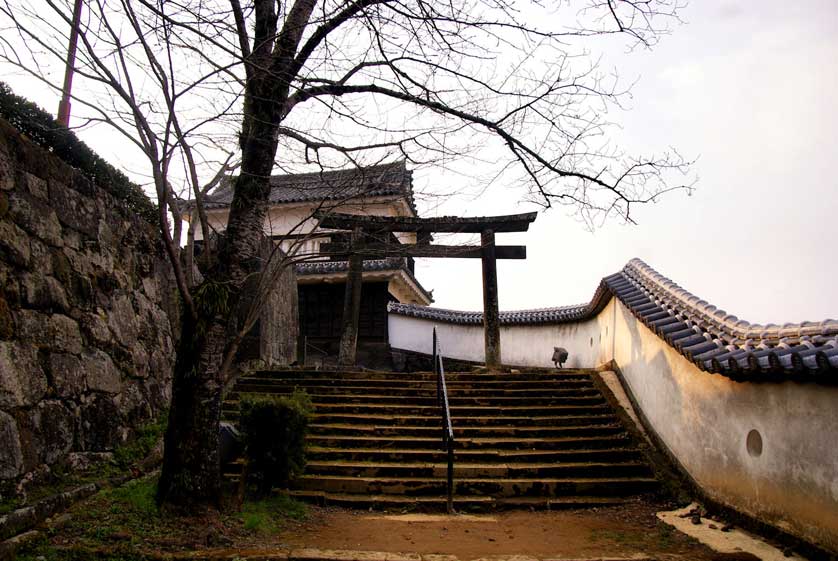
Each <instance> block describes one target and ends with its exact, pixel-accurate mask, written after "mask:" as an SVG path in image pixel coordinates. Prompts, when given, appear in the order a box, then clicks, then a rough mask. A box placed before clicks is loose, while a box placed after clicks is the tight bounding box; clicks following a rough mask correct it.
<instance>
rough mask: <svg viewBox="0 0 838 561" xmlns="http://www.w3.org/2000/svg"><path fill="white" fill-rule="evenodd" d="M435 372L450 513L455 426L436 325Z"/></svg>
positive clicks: (450, 512) (452, 511)
mask: <svg viewBox="0 0 838 561" xmlns="http://www.w3.org/2000/svg"><path fill="white" fill-rule="evenodd" d="M433 345H434V353H433V354H434V358H433V360H434V374H435V375H436V400H437V404H438V405H439V409H440V415H441V417H442V446H443V449H445V450H446V452H447V454H448V504H447V507H448V514H453V513H454V428H453V427H452V426H451V411H450V409H449V407H448V386H447V385H446V384H445V368H444V367H443V366H442V352H441V351H440V347H439V338H438V337H437V334H436V327H434V341H433Z"/></svg>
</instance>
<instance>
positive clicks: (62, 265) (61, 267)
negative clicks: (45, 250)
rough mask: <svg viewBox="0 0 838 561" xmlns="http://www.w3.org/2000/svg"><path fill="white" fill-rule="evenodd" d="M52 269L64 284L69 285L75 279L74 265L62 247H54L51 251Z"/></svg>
mask: <svg viewBox="0 0 838 561" xmlns="http://www.w3.org/2000/svg"><path fill="white" fill-rule="evenodd" d="M50 271H52V275H53V276H54V277H55V278H57V279H58V280H59V281H60V282H61V284H63V285H64V286H69V285H70V282H71V281H72V279H73V267H72V265H70V260H69V259H67V256H66V255H65V254H64V251H63V250H61V249H53V250H52V252H51V253H50Z"/></svg>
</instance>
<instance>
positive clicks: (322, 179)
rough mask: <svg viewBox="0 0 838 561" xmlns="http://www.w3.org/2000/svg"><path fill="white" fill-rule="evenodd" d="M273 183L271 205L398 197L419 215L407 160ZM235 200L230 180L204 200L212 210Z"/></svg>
mask: <svg viewBox="0 0 838 561" xmlns="http://www.w3.org/2000/svg"><path fill="white" fill-rule="evenodd" d="M270 182H271V194H270V196H269V197H270V198H269V202H270V203H273V204H284V203H295V202H311V201H320V200H341V199H345V200H346V201H350V200H353V199H357V198H362V197H381V196H398V197H403V198H404V199H405V201H406V202H407V204H408V206H409V207H410V209H411V211H412V213H413V214H414V215H416V214H417V210H416V203H415V200H414V197H413V171H412V170H409V169H407V161H406V160H404V159H401V160H398V161H395V162H389V163H384V164H377V165H373V166H367V167H354V168H344V169H334V170H320V171H314V172H306V173H292V174H277V175H272V176H271V178H270ZM362 182H364V183H366V185H363V184H362ZM232 197H233V189H232V181H231V180H230V178H226V179H225V180H224V181H222V183H221V185H219V186H218V187H216V188H215V190H213V191H212V192H211V193H209V194H208V195H207V196H206V197H205V198H204V206H205V207H206V208H208V209H219V208H227V207H229V206H230V202H231V201H232ZM192 205H194V201H186V202H185V206H186V208H191V206H192Z"/></svg>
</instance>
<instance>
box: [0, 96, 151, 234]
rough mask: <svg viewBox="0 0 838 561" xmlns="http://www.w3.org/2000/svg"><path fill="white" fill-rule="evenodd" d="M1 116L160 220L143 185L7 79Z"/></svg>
mask: <svg viewBox="0 0 838 561" xmlns="http://www.w3.org/2000/svg"><path fill="white" fill-rule="evenodd" d="M0 117H3V118H4V119H6V120H7V121H9V123H10V124H11V125H12V126H13V127H15V128H16V129H17V130H18V131H20V132H21V133H23V134H25V135H26V136H28V137H29V138H31V139H32V140H33V141H34V142H35V143H37V144H39V145H40V146H41V147H43V148H46V149H47V150H49V151H50V152H52V153H53V154H55V155H56V156H58V157H59V158H61V159H62V160H64V161H65V162H66V163H68V164H69V165H71V166H73V167H75V168H78V169H80V170H81V171H82V173H84V175H86V176H87V177H88V178H89V179H90V180H91V181H93V182H94V183H95V184H96V185H98V186H99V187H102V188H103V189H106V190H107V191H109V192H110V193H111V194H112V195H113V196H115V197H116V198H117V199H119V200H121V201H123V202H124V203H125V204H126V206H127V207H128V208H129V209H131V210H132V211H134V212H136V213H137V214H139V215H140V216H142V217H143V218H144V219H145V220H146V221H148V222H150V223H151V224H156V223H157V207H156V206H155V205H154V203H152V202H151V201H150V200H149V198H148V197H147V196H146V195H145V193H143V190H142V189H141V188H140V187H139V186H137V185H136V184H134V183H132V182H131V181H130V180H129V179H128V178H127V177H126V176H125V174H124V173H122V172H121V171H119V170H118V169H116V168H115V167H113V166H112V165H110V164H109V163H108V162H106V161H105V160H104V159H102V158H101V157H100V156H99V155H98V154H96V153H95V152H94V151H93V150H91V149H90V147H89V146H88V145H87V144H85V143H84V142H82V141H81V140H79V139H78V137H77V136H76V135H75V133H73V131H71V130H69V129H68V128H66V127H64V126H63V125H59V124H58V123H57V122H56V121H55V119H53V118H52V115H50V114H49V113H47V112H46V111H44V110H43V109H41V108H40V107H38V106H37V105H35V104H34V103H32V102H31V101H29V100H27V99H26V98H23V97H20V96H18V95H15V94H13V93H12V90H11V89H10V88H9V86H7V85H6V84H5V83H3V82H0Z"/></svg>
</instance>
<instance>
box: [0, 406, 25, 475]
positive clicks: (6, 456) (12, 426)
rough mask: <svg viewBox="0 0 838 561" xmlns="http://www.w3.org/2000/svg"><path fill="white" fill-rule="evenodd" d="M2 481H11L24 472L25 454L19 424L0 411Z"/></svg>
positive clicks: (0, 467)
mask: <svg viewBox="0 0 838 561" xmlns="http://www.w3.org/2000/svg"><path fill="white" fill-rule="evenodd" d="M0 450H2V451H3V452H2V453H0V479H11V478H13V477H17V476H18V475H20V474H21V473H22V472H23V452H22V451H21V448H20V435H19V434H18V430H17V423H16V422H15V420H14V418H13V417H12V416H11V415H7V414H6V413H4V412H3V411H0Z"/></svg>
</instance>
